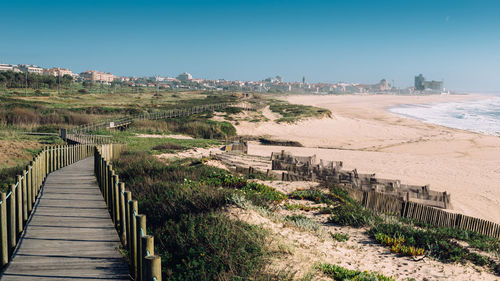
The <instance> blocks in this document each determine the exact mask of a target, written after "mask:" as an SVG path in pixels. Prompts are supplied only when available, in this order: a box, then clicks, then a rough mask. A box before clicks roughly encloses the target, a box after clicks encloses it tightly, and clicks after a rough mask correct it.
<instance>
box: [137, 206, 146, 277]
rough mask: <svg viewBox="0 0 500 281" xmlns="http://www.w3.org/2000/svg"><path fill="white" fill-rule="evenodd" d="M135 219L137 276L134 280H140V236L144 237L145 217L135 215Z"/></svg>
mask: <svg viewBox="0 0 500 281" xmlns="http://www.w3.org/2000/svg"><path fill="white" fill-rule="evenodd" d="M135 219H136V223H135V224H136V229H137V233H136V239H137V242H136V243H137V251H136V258H135V260H136V261H137V275H136V278H135V279H136V280H142V256H141V255H142V239H141V238H142V236H143V235H146V216H145V215H137V216H135Z"/></svg>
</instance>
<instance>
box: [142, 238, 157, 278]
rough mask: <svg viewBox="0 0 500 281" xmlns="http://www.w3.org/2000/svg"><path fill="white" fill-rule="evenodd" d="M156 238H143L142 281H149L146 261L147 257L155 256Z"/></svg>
mask: <svg viewBox="0 0 500 281" xmlns="http://www.w3.org/2000/svg"><path fill="white" fill-rule="evenodd" d="M154 241H155V240H154V236H152V235H144V236H142V237H141V249H142V252H141V260H142V265H143V266H142V280H143V281H145V280H148V278H147V276H146V275H147V274H146V273H147V270H146V262H145V259H146V257H147V256H153V255H154V254H155V242H154Z"/></svg>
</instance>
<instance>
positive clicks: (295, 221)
mask: <svg viewBox="0 0 500 281" xmlns="http://www.w3.org/2000/svg"><path fill="white" fill-rule="evenodd" d="M285 221H288V222H290V223H291V224H292V225H295V226H296V227H298V228H300V229H305V230H313V231H317V230H319V229H320V225H319V224H318V223H317V222H315V221H313V220H311V219H310V218H308V217H306V216H303V215H291V216H286V217H285Z"/></svg>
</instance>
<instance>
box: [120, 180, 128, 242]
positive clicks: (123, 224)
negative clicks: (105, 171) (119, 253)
mask: <svg viewBox="0 0 500 281" xmlns="http://www.w3.org/2000/svg"><path fill="white" fill-rule="evenodd" d="M119 196H120V218H121V219H120V234H121V235H120V238H121V240H122V244H123V245H125V246H126V245H127V222H126V219H125V216H126V215H125V214H126V209H127V208H126V207H125V202H126V201H125V183H123V182H121V183H120V189H119Z"/></svg>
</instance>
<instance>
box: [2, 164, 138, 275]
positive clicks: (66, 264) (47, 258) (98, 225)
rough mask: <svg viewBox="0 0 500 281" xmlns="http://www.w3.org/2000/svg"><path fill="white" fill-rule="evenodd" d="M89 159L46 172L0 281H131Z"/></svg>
mask: <svg viewBox="0 0 500 281" xmlns="http://www.w3.org/2000/svg"><path fill="white" fill-rule="evenodd" d="M93 161H94V160H93V158H92V157H91V158H87V159H84V160H82V161H79V162H77V163H75V164H73V165H70V166H67V167H65V168H62V169H60V170H58V171H55V172H53V173H52V174H50V175H49V176H48V178H47V180H46V182H45V187H44V188H43V190H42V193H41V196H40V199H39V201H38V202H37V204H36V205H35V208H34V214H33V215H32V217H31V219H30V221H28V225H27V228H26V231H25V232H24V236H23V237H22V238H21V240H20V245H19V246H18V248H17V249H16V252H15V253H14V257H13V260H12V261H11V262H10V263H9V265H8V266H7V268H6V269H5V270H4V272H3V274H2V275H1V277H0V280H2V281H10V280H17V281H22V280H37V281H38V280H130V277H129V270H128V265H127V263H126V261H125V260H124V259H123V257H122V255H121V254H120V252H119V251H118V248H119V246H120V240H119V237H118V234H117V232H116V230H115V228H114V226H113V222H112V221H111V218H110V215H109V212H108V210H107V208H106V204H105V202H104V200H103V198H102V195H101V193H100V191H99V187H98V186H97V182H96V179H95V176H94V173H93V166H94V162H93Z"/></svg>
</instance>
